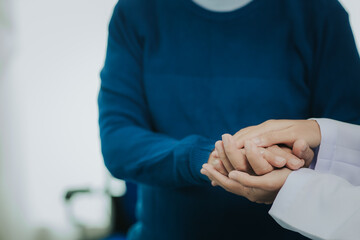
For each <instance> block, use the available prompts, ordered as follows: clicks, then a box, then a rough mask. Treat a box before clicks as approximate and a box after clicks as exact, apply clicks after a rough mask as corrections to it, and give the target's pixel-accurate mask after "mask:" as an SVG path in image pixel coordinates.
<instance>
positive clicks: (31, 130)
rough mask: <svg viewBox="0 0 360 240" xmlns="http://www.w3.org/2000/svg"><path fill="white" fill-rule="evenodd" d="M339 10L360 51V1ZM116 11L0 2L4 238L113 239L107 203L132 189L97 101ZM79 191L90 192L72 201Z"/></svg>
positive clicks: (83, 4) (93, 2)
mask: <svg viewBox="0 0 360 240" xmlns="http://www.w3.org/2000/svg"><path fill="white" fill-rule="evenodd" d="M341 2H342V3H343V5H344V6H345V8H346V9H347V10H348V12H349V14H350V17H351V23H352V27H353V31H354V34H355V37H356V39H357V43H358V46H360V14H359V13H360V1H359V0H341ZM115 4H116V0H105V1H104V0H103V1H99V0H71V1H70V0H62V1H53V0H32V1H29V0H0V239H1V240H2V239H7V240H8V239H9V240H12V239H30V240H32V239H36V240H42V239H49V240H51V239H64V240H66V239H80V238H81V237H82V236H84V234H85V233H84V231H85V230H84V228H82V225H84V226H86V227H87V228H89V229H93V230H94V231H93V232H91V233H90V235H91V236H92V237H94V238H101V237H102V236H106V235H107V234H108V233H109V232H110V231H111V229H110V228H111V222H112V220H113V219H111V213H112V207H113V204H112V200H111V198H110V197H109V196H110V195H111V196H121V195H122V194H123V193H124V191H125V186H124V183H123V182H121V181H116V180H114V179H111V177H110V176H109V174H108V172H107V171H106V169H105V167H104V165H103V161H102V157H101V152H100V142H99V131H98V125H97V119H98V112H97V94H98V89H99V84H100V80H99V72H100V69H101V67H102V64H103V61H104V58H105V49H106V40H107V25H108V21H109V19H110V16H111V13H112V9H113V7H114V5H115ZM72 189H82V190H83V191H84V192H85V193H84V194H76V196H75V195H74V196H73V195H71V193H72V192H70V193H69V194H70V195H69V194H68V200H69V201H65V199H64V196H65V193H66V192H67V191H69V190H72ZM89 189H90V193H86V192H87V191H88V190H89ZM75 197H76V201H75V200H74V199H75ZM73 200H74V201H73ZM66 202H67V203H66ZM80 223H81V224H80ZM89 239H91V237H89Z"/></svg>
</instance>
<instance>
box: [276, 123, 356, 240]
mask: <svg viewBox="0 0 360 240" xmlns="http://www.w3.org/2000/svg"><path fill="white" fill-rule="evenodd" d="M316 120H317V121H318V123H319V125H320V129H321V134H322V140H321V144H320V148H319V153H318V156H317V162H316V165H315V170H312V169H300V170H298V171H295V172H293V173H291V174H290V175H289V177H288V178H287V180H286V182H285V184H284V186H283V187H282V189H281V190H280V192H279V194H278V195H277V197H276V199H275V201H274V204H273V206H272V208H271V209H270V211H269V214H270V215H271V216H272V217H273V218H274V219H275V220H276V221H277V222H278V223H279V224H280V225H281V226H282V227H284V228H287V229H289V230H293V231H296V232H299V233H301V234H303V235H305V236H307V237H309V238H312V239H336V240H342V239H351V240H354V239H360V126H357V125H352V124H347V123H341V122H338V121H334V120H330V119H316Z"/></svg>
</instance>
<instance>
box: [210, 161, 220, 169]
mask: <svg viewBox="0 0 360 240" xmlns="http://www.w3.org/2000/svg"><path fill="white" fill-rule="evenodd" d="M219 164H220V161H219V160H218V159H215V160H214V161H213V162H212V165H213V166H214V167H216V166H218V165H219Z"/></svg>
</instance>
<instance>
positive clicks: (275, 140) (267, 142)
mask: <svg viewBox="0 0 360 240" xmlns="http://www.w3.org/2000/svg"><path fill="white" fill-rule="evenodd" d="M296 137H297V136H295V134H294V133H293V131H291V130H290V128H289V127H288V128H285V129H282V130H276V131H268V132H265V133H262V134H260V135H258V136H256V137H254V138H252V139H251V140H252V141H253V142H254V143H255V144H256V145H257V146H259V147H269V146H272V145H276V144H285V145H287V146H289V147H292V146H293V144H294V142H295V140H296Z"/></svg>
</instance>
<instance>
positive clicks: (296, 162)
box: [289, 158, 301, 166]
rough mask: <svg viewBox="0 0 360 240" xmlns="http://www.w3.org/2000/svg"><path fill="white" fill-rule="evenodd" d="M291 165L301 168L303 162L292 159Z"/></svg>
mask: <svg viewBox="0 0 360 240" xmlns="http://www.w3.org/2000/svg"><path fill="white" fill-rule="evenodd" d="M289 163H290V164H291V165H293V166H299V165H300V164H301V161H299V160H297V159H295V158H292V159H290V160H289Z"/></svg>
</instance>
